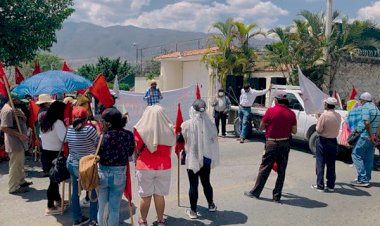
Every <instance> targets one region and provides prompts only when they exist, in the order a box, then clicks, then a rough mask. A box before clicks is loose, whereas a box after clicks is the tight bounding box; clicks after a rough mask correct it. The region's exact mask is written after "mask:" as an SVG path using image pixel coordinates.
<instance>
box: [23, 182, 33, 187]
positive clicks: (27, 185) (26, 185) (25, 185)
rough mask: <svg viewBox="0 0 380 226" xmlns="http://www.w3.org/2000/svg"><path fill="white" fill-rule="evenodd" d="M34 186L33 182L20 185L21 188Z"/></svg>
mask: <svg viewBox="0 0 380 226" xmlns="http://www.w3.org/2000/svg"><path fill="white" fill-rule="evenodd" d="M32 184H33V182H32V181H25V182H24V183H22V184H20V187H29V186H30V185H32Z"/></svg>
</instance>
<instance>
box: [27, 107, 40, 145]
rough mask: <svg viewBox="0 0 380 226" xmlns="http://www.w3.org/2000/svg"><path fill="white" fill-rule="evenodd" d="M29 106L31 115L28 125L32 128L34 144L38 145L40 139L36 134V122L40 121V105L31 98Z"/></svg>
mask: <svg viewBox="0 0 380 226" xmlns="http://www.w3.org/2000/svg"><path fill="white" fill-rule="evenodd" d="M29 108H30V117H29V119H28V127H29V128H31V129H32V141H33V146H36V145H38V143H39V140H38V138H37V135H36V122H37V121H38V112H39V111H40V107H39V106H38V105H37V104H36V102H35V101H34V100H30V101H29Z"/></svg>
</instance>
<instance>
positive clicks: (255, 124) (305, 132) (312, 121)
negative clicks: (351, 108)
mask: <svg viewBox="0 0 380 226" xmlns="http://www.w3.org/2000/svg"><path fill="white" fill-rule="evenodd" d="M275 89H278V90H280V89H282V90H285V91H286V92H287V93H288V95H287V96H288V100H289V107H290V109H292V110H293V111H294V113H295V114H296V117H297V134H295V135H293V138H294V139H297V140H303V141H307V142H308V144H309V148H310V151H311V152H312V153H313V154H315V151H316V139H317V132H316V129H315V127H316V123H317V118H316V117H315V115H308V114H306V113H305V111H304V102H303V100H302V98H301V96H302V93H301V89H300V87H299V86H279V85H273V86H272V91H271V93H274V92H273V91H274V90H275ZM269 96H270V98H269V103H270V104H267V106H273V105H274V101H273V97H272V96H271V95H269ZM267 99H268V98H267ZM321 101H322V100H321ZM231 110H232V111H238V110H239V107H238V106H233V107H232V108H231ZM266 110H267V108H265V107H252V117H251V119H252V128H253V129H254V130H256V131H258V129H259V124H260V120H261V118H262V117H263V116H264V114H265V111H266ZM337 112H338V113H339V114H340V115H341V116H342V117H345V116H346V115H347V111H342V110H337ZM235 115H238V114H235ZM342 123H343V120H342ZM234 130H235V135H236V136H239V135H240V120H239V117H236V118H235V120H234Z"/></svg>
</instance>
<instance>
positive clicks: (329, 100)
mask: <svg viewBox="0 0 380 226" xmlns="http://www.w3.org/2000/svg"><path fill="white" fill-rule="evenodd" d="M325 103H326V104H329V105H334V106H335V105H337V104H338V100H337V99H335V98H334V97H328V98H327V99H326V100H325Z"/></svg>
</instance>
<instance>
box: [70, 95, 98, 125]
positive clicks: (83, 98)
mask: <svg viewBox="0 0 380 226" xmlns="http://www.w3.org/2000/svg"><path fill="white" fill-rule="evenodd" d="M75 105H76V106H81V107H84V108H86V110H87V112H88V118H89V119H90V120H93V118H94V115H93V113H92V110H91V93H90V91H89V90H87V91H86V92H85V93H83V94H79V95H78V96H77V99H76V103H75Z"/></svg>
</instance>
